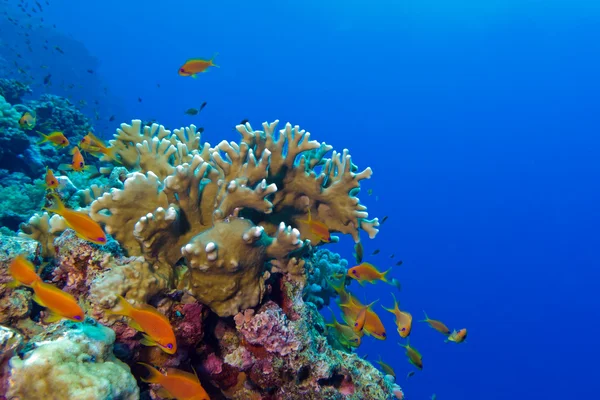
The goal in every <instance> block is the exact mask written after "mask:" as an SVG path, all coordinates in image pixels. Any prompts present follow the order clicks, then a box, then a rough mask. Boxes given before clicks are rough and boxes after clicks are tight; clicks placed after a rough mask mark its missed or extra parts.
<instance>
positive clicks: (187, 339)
mask: <svg viewBox="0 0 600 400" xmlns="http://www.w3.org/2000/svg"><path fill="white" fill-rule="evenodd" d="M173 311H174V319H175V320H176V321H175V322H174V323H173V328H174V330H175V335H176V336H177V342H178V343H179V346H196V345H197V344H198V343H200V341H201V340H202V338H203V337H204V329H203V327H202V322H203V321H204V319H205V318H206V316H207V315H208V308H207V307H206V306H203V305H202V304H200V303H197V302H196V303H189V304H181V305H177V306H175V307H174V308H173ZM178 316H181V317H180V318H181V319H179V320H177V317H178Z"/></svg>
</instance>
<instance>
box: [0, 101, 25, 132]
mask: <svg viewBox="0 0 600 400" xmlns="http://www.w3.org/2000/svg"><path fill="white" fill-rule="evenodd" d="M20 117H21V114H20V113H19V112H18V111H17V110H16V109H15V108H14V107H13V106H12V105H11V104H10V103H9V102H8V101H7V100H6V99H5V98H4V96H2V95H1V94H0V128H17V127H18V126H19V118H20Z"/></svg>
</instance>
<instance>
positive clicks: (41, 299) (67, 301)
mask: <svg viewBox="0 0 600 400" xmlns="http://www.w3.org/2000/svg"><path fill="white" fill-rule="evenodd" d="M31 287H32V288H33V292H34V296H33V300H34V301H35V302H36V303H38V304H39V305H41V306H43V307H46V308H48V309H49V310H50V315H49V316H48V317H47V318H46V319H45V320H44V322H46V323H49V322H55V321H59V320H61V319H63V318H67V319H70V320H71V321H76V322H81V321H83V319H84V318H85V313H84V312H83V310H82V309H81V307H80V306H79V304H78V303H77V300H75V297H73V296H72V295H70V294H69V293H67V292H65V291H63V290H60V289H59V288H57V287H56V286H54V285H51V284H49V283H45V282H42V280H41V279H39V280H36V281H34V282H33V283H32V284H31Z"/></svg>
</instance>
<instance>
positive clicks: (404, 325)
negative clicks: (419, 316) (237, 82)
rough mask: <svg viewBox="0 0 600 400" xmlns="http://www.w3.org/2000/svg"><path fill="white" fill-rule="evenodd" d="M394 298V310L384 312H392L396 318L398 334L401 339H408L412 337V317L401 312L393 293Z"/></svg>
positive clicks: (387, 309)
mask: <svg viewBox="0 0 600 400" xmlns="http://www.w3.org/2000/svg"><path fill="white" fill-rule="evenodd" d="M392 296H393V297H394V308H385V307H383V309H384V310H386V311H389V312H391V313H392V314H394V315H395V316H396V326H397V327H398V333H399V334H400V337H402V338H407V337H408V335H410V331H411V329H412V315H410V314H409V313H407V312H405V311H400V307H399V304H398V301H397V300H396V296H394V294H393V293H392Z"/></svg>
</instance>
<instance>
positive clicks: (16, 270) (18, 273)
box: [8, 255, 42, 287]
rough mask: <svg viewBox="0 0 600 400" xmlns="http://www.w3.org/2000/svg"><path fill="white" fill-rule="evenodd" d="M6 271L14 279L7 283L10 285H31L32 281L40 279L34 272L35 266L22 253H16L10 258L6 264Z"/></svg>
mask: <svg viewBox="0 0 600 400" xmlns="http://www.w3.org/2000/svg"><path fill="white" fill-rule="evenodd" d="M8 273H9V274H10V276H12V278H13V279H14V281H13V282H11V283H9V284H8V286H10V287H16V286H19V285H25V286H31V285H32V284H33V282H36V281H39V280H41V279H42V278H40V277H39V276H38V274H36V273H35V267H34V266H33V264H32V263H31V262H30V261H29V260H28V259H26V258H25V256H24V255H18V256H16V257H15V258H14V260H12V262H11V263H10V265H9V266H8Z"/></svg>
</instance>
